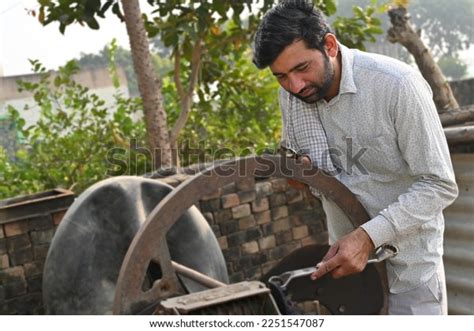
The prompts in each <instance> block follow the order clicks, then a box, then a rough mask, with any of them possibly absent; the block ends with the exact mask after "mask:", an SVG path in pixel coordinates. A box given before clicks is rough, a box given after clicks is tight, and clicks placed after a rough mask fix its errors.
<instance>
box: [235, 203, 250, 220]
mask: <svg viewBox="0 0 474 331" xmlns="http://www.w3.org/2000/svg"><path fill="white" fill-rule="evenodd" d="M250 214H251V213H250V205H249V204H248V203H246V204H244V205H239V206H235V207H233V208H232V217H233V218H234V219H239V218H242V217H245V216H249V215H250Z"/></svg>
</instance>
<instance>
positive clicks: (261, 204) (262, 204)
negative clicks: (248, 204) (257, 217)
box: [252, 198, 269, 213]
mask: <svg viewBox="0 0 474 331" xmlns="http://www.w3.org/2000/svg"><path fill="white" fill-rule="evenodd" d="M268 208H269V203H268V199H267V198H262V199H257V200H255V201H254V202H252V211H253V212H254V213H260V212H262V211H265V210H268Z"/></svg>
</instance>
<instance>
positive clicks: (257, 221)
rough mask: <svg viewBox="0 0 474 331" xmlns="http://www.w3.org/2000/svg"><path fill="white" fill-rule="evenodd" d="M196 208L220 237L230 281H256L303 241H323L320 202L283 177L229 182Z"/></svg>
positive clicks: (177, 179)
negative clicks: (295, 187) (237, 182)
mask: <svg viewBox="0 0 474 331" xmlns="http://www.w3.org/2000/svg"><path fill="white" fill-rule="evenodd" d="M185 179H186V176H183V175H178V176H172V177H168V178H166V179H163V180H162V181H164V182H165V183H168V184H170V185H172V186H177V185H178V184H179V183H180V182H182V181H183V180H185ZM197 207H198V208H199V209H200V210H201V212H202V213H203V215H204V217H205V218H206V219H207V221H208V222H209V224H210V225H211V227H212V229H213V231H214V233H215V235H216V237H217V239H218V241H219V244H220V246H221V249H222V252H223V253H224V257H225V259H226V262H227V269H228V272H229V278H230V281H231V282H232V283H235V282H239V281H242V280H246V279H258V278H259V277H260V276H261V275H263V274H265V273H266V272H267V271H268V270H269V269H271V268H272V267H273V266H274V265H275V264H276V263H278V261H279V260H280V259H281V258H282V257H284V256H286V255H288V254H289V253H290V252H291V251H293V250H295V249H296V248H299V247H301V246H303V245H309V244H314V243H319V244H324V243H327V229H326V224H325V216H324V212H323V211H322V208H321V204H320V202H319V200H317V199H316V198H314V197H313V196H312V195H311V194H309V193H306V192H304V191H300V190H296V189H294V188H291V187H289V186H288V183H287V180H286V179H281V178H270V179H265V180H257V181H255V180H253V179H252V180H247V181H245V182H244V183H241V184H239V185H235V184H229V185H228V186H225V187H223V188H222V189H220V190H219V191H217V192H215V194H212V195H211V196H208V197H204V198H202V199H201V201H200V204H199V206H197Z"/></svg>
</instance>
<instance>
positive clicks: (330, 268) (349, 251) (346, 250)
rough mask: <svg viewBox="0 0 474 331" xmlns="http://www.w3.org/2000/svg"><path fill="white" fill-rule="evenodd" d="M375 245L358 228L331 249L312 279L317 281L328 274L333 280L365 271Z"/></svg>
mask: <svg viewBox="0 0 474 331" xmlns="http://www.w3.org/2000/svg"><path fill="white" fill-rule="evenodd" d="M373 249H374V244H373V243H372V240H371V239H370V237H369V235H368V234H367V232H365V230H364V229H362V228H357V229H356V230H354V231H352V232H351V233H349V234H347V235H346V236H344V237H342V238H341V239H340V240H338V241H337V242H335V243H334V245H332V246H331V247H330V248H329V251H328V252H327V253H326V255H325V256H324V258H323V260H322V261H321V262H320V263H318V264H317V265H316V271H315V272H314V273H313V274H311V279H312V280H316V279H318V278H321V277H322V276H324V275H325V274H327V273H331V275H332V277H333V278H341V277H344V276H348V275H351V274H354V273H359V272H361V271H362V270H364V268H365V266H366V265H367V260H368V258H369V254H370V252H371V251H373Z"/></svg>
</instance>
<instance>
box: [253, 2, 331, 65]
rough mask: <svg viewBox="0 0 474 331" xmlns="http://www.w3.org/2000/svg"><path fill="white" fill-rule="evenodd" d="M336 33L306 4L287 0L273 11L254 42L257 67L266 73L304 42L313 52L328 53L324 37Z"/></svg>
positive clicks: (261, 26)
mask: <svg viewBox="0 0 474 331" xmlns="http://www.w3.org/2000/svg"><path fill="white" fill-rule="evenodd" d="M328 32H332V30H331V27H330V26H329V24H328V23H327V21H326V18H325V17H324V15H323V14H322V13H321V12H320V11H319V10H318V9H316V8H315V7H314V4H313V3H312V2H309V1H306V0H287V1H282V2H280V3H279V4H278V5H277V6H275V7H273V8H272V9H270V10H269V11H268V12H267V13H266V14H265V16H264V17H263V19H262V22H261V23H260V25H259V27H258V29H257V32H256V34H255V38H254V47H253V55H254V57H253V63H254V64H255V65H256V66H257V68H259V69H263V68H265V67H267V66H269V65H271V64H272V63H273V61H275V59H276V58H277V57H278V55H280V53H281V52H282V51H283V50H284V49H285V48H286V47H287V46H288V45H291V44H292V43H293V42H295V41H298V40H303V41H304V42H305V44H306V47H308V48H309V49H318V50H320V51H323V50H324V36H325V35H326V34H327V33H328Z"/></svg>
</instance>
